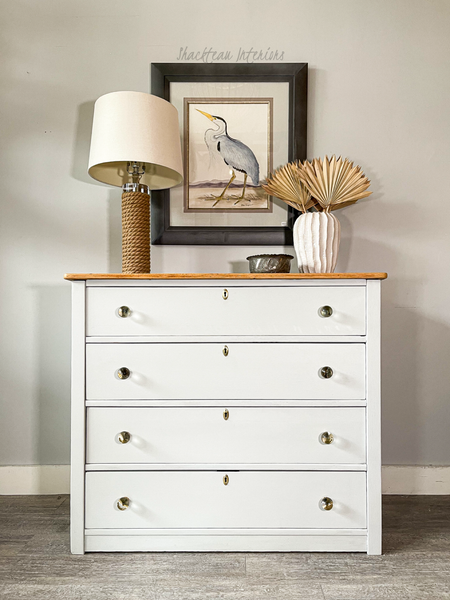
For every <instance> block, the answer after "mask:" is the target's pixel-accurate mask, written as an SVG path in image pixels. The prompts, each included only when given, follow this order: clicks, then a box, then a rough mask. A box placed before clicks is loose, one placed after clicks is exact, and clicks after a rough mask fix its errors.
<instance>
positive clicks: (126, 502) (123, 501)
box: [117, 496, 130, 510]
mask: <svg viewBox="0 0 450 600" xmlns="http://www.w3.org/2000/svg"><path fill="white" fill-rule="evenodd" d="M129 506H130V499H129V498H127V497H126V496H122V498H119V499H118V500H117V508H118V509H119V510H127V508H128V507H129Z"/></svg>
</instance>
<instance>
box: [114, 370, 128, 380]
mask: <svg viewBox="0 0 450 600" xmlns="http://www.w3.org/2000/svg"><path fill="white" fill-rule="evenodd" d="M116 374H117V377H118V378H119V379H128V377H129V376H130V375H131V371H130V369H128V368H127V367H120V369H117V371H116Z"/></svg>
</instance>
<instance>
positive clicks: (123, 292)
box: [86, 286, 365, 336]
mask: <svg viewBox="0 0 450 600" xmlns="http://www.w3.org/2000/svg"><path fill="white" fill-rule="evenodd" d="M225 290H226V291H225ZM86 293H87V298H86V331H87V335H88V336H133V335H155V336H164V335H172V336H175V335H177V336H180V335H189V336H213V335H215V336H219V335H228V336H240V335H276V336H284V335H364V334H365V287H363V286H360V287H358V286H354V287H352V286H346V287H331V286H330V287H326V286H323V287H284V288H282V287H232V286H230V287H229V288H225V287H179V288H177V287H169V288H167V287H165V288H163V287H161V288H158V287H151V288H133V287H119V288H114V287H105V288H101V287H91V288H87V290H86ZM224 298H226V299H224ZM122 306H126V307H128V308H129V309H130V313H129V316H126V317H121V316H119V312H118V309H119V308H120V307H122ZM323 306H330V307H331V308H332V311H333V312H332V314H331V316H328V317H323V316H321V315H320V314H319V311H320V308H321V307H323Z"/></svg>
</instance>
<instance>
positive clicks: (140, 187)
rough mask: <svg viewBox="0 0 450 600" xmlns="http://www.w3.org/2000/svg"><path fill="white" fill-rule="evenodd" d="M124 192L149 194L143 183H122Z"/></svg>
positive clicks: (148, 189)
mask: <svg viewBox="0 0 450 600" xmlns="http://www.w3.org/2000/svg"><path fill="white" fill-rule="evenodd" d="M122 190H123V191H124V192H140V193H141V194H150V188H149V187H148V185H145V183H135V182H133V183H124V184H123V186H122Z"/></svg>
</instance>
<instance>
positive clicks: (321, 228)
mask: <svg viewBox="0 0 450 600" xmlns="http://www.w3.org/2000/svg"><path fill="white" fill-rule="evenodd" d="M340 239H341V224H340V223H339V221H338V220H337V218H336V217H335V216H334V215H333V214H332V213H325V212H307V213H304V214H302V215H300V216H299V217H298V219H297V220H296V221H295V223H294V248H295V252H296V254H297V261H298V270H299V271H300V273H333V272H334V269H335V268H336V262H337V257H338V252H339V242H340Z"/></svg>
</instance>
